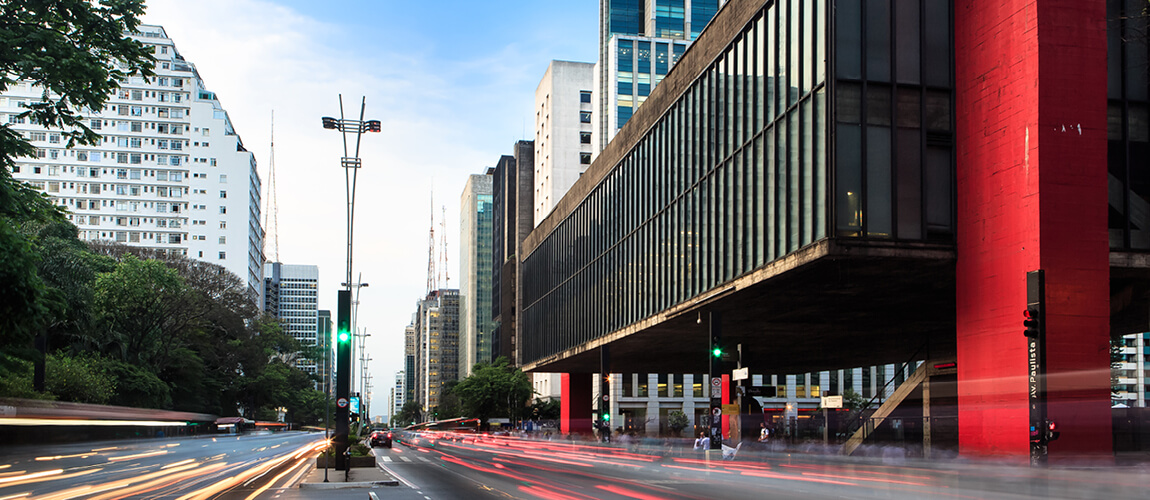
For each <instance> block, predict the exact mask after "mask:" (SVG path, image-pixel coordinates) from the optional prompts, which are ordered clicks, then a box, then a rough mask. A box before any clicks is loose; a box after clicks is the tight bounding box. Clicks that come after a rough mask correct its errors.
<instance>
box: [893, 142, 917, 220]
mask: <svg viewBox="0 0 1150 500" xmlns="http://www.w3.org/2000/svg"><path fill="white" fill-rule="evenodd" d="M921 134H922V131H921V129H917V128H900V129H898V175H897V178H898V237H899V238H901V239H906V240H917V239H922V152H921V148H922V143H921V138H920V137H921Z"/></svg>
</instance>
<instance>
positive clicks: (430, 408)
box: [413, 289, 459, 417]
mask: <svg viewBox="0 0 1150 500" xmlns="http://www.w3.org/2000/svg"><path fill="white" fill-rule="evenodd" d="M413 326H414V328H413V330H414V336H415V337H416V339H415V363H414V364H415V370H416V377H415V390H414V393H415V401H418V402H419V404H420V408H421V410H422V411H423V412H425V413H424V416H425V417H427V415H428V412H434V411H435V410H436V407H438V406H439V397H440V395H441V393H442V391H443V385H444V384H445V383H447V382H449V381H452V380H458V379H459V371H458V370H459V290H448V289H441V290H432V291H431V293H429V294H428V295H427V297H426V298H424V299H422V300H420V301H419V302H418V304H417V311H416V317H415V324H414V325H413Z"/></svg>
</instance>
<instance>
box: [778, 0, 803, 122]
mask: <svg viewBox="0 0 1150 500" xmlns="http://www.w3.org/2000/svg"><path fill="white" fill-rule="evenodd" d="M793 1H796V2H797V1H799V0H793ZM788 3H790V2H787V1H785V0H784V1H780V2H778V7H779V8H778V11H779V24H778V37H777V38H776V40H777V42H778V45H779V53H778V59H777V60H776V61H775V62H776V64H777V69H776V71H775V73H776V75H778V80H776V81H777V82H778V84H779V85H778V96H777V97H778V99H779V108H778V110H777V112H776V116H778V115H782V114H783V113H785V112H786V108H787V95H788V94H790V92H789V91H788V89H789V88H790V85H791V83H790V82H791V80H790V68H789V67H788V66H787V59H788V58H789V57H790V51H789V50H788V48H790V45H789V44H790V41H791V39H790V38H789V34H790V31H791V30H790V28H789V23H788V21H789V20H790V19H789V18H788V17H787V16H788V15H789V10H788V8H787V4H788Z"/></svg>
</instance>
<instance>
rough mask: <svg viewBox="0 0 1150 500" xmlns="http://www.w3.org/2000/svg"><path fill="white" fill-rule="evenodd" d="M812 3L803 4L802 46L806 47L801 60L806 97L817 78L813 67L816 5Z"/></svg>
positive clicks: (803, 92) (803, 90) (803, 93)
mask: <svg viewBox="0 0 1150 500" xmlns="http://www.w3.org/2000/svg"><path fill="white" fill-rule="evenodd" d="M812 3H813V2H806V3H804V4H801V6H802V10H803V12H802V16H803V39H802V45H803V47H804V49H803V54H802V57H801V59H800V60H801V61H802V71H803V88H802V92H801V95H806V94H807V93H808V92H810V91H811V82H812V81H813V80H814V76H815V72H814V66H813V63H814V58H815V51H814V50H812V49H813V48H814V39H815V9H814V5H812Z"/></svg>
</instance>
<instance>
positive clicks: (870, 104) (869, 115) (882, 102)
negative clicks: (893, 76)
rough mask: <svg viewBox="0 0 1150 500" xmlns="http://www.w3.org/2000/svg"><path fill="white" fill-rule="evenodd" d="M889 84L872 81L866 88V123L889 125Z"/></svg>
mask: <svg viewBox="0 0 1150 500" xmlns="http://www.w3.org/2000/svg"><path fill="white" fill-rule="evenodd" d="M890 91H891V88H890V86H889V85H882V84H875V83H872V84H870V85H868V86H867V89H866V122H867V125H884V126H889V125H890V124H891V123H890V115H891V105H890V104H891V103H890Z"/></svg>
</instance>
